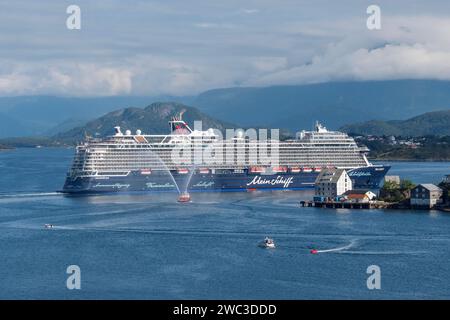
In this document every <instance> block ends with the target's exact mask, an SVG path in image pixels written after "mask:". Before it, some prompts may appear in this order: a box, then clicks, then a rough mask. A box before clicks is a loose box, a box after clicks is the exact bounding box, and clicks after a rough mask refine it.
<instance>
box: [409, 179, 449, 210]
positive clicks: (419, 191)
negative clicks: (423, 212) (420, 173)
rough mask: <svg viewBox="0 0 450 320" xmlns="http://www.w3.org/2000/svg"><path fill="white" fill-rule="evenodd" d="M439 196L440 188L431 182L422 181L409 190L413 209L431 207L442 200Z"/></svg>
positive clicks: (440, 193)
mask: <svg viewBox="0 0 450 320" xmlns="http://www.w3.org/2000/svg"><path fill="white" fill-rule="evenodd" d="M441 198H442V189H441V188H439V187H438V186H435V185H434V184H431V183H423V184H419V185H417V186H416V187H415V188H414V189H412V190H411V199H410V204H411V207H412V208H415V209H431V208H433V207H434V206H436V204H439V203H441V202H442V199H441Z"/></svg>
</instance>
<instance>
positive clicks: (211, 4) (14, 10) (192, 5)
mask: <svg viewBox="0 0 450 320" xmlns="http://www.w3.org/2000/svg"><path fill="white" fill-rule="evenodd" d="M130 2H132V4H133V5H130V4H129V3H128V2H127V3H126V4H125V3H123V2H121V1H118V0H106V1H104V2H102V4H101V5H100V4H97V3H93V2H91V1H85V0H79V1H78V4H79V5H80V7H81V10H82V19H83V21H82V29H81V30H79V31H77V32H71V31H68V30H67V29H66V28H65V18H66V13H65V5H64V4H55V2H54V1H49V0H41V1H39V5H37V4H36V5H31V6H30V5H28V2H27V1H21V0H16V1H10V2H5V5H4V6H5V10H1V11H0V43H2V46H0V96H6V95H19V94H20V95H22V94H55V95H73V96H83V95H90V96H92V95H118V94H132V95H133V94H135V95H159V94H175V95H192V94H196V93H199V92H201V91H204V90H208V89H214V88H218V87H230V86H245V85H248V86H268V85H282V84H305V83H315V82H325V81H339V80H375V79H376V80H383V79H400V78H414V79H421V78H427V79H450V65H449V64H450V62H449V61H450V37H449V36H448V30H450V16H449V14H447V15H446V12H450V11H449V10H447V9H450V2H449V3H448V4H447V3H442V1H437V0H436V1H434V0H430V1H427V3H426V4H423V3H422V2H421V1H420V0H409V1H408V2H407V1H406V0H399V1H396V2H395V3H393V2H392V1H387V0H379V1H378V2H379V5H380V6H381V8H382V30H380V31H369V30H367V28H366V21H365V20H366V18H367V14H366V10H365V9H366V8H365V7H364V5H361V3H360V1H357V0H348V1H346V2H345V4H342V3H337V2H336V3H333V2H331V3H330V2H324V1H314V2H305V1H298V0H280V1H277V2H273V1H266V0H263V1H259V0H258V1H257V0H248V1H247V2H246V4H245V7H242V2H241V1H238V0H229V1H226V2H216V1H200V0H193V1H192V2H189V3H187V2H186V1H182V0H174V1H173V2H170V3H168V2H166V1H163V0H154V1H152V2H148V1H143V0H130ZM405 4H410V5H409V6H405ZM2 6H3V4H2ZM2 9H3V7H2ZM419 12H420V14H418V13H419Z"/></svg>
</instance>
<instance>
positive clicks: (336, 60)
mask: <svg viewBox="0 0 450 320" xmlns="http://www.w3.org/2000/svg"><path fill="white" fill-rule="evenodd" d="M384 21H385V25H384V26H383V29H382V30H381V31H375V32H370V31H364V32H360V33H359V34H357V33H353V34H351V35H350V36H347V37H345V38H343V39H341V40H340V41H337V42H334V43H331V44H329V45H328V46H327V47H326V49H324V50H323V51H322V52H319V53H315V54H314V55H313V56H312V57H311V59H310V60H309V61H308V62H307V63H301V64H288V65H287V66H286V68H284V69H283V70H275V71H274V72H271V73H267V74H266V75H264V76H262V77H258V78H255V77H254V78H252V79H249V80H248V81H247V82H246V84H247V85H271V84H275V83H278V84H302V83H317V82H327V81H336V80H385V79H440V80H450V34H449V31H448V30H450V21H449V20H447V19H442V18H433V17H385V18H384Z"/></svg>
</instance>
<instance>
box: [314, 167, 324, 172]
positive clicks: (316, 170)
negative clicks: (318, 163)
mask: <svg viewBox="0 0 450 320" xmlns="http://www.w3.org/2000/svg"><path fill="white" fill-rule="evenodd" d="M320 171H322V168H321V167H315V168H314V172H320Z"/></svg>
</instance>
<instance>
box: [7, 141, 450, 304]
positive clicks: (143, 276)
mask: <svg viewBox="0 0 450 320" xmlns="http://www.w3.org/2000/svg"><path fill="white" fill-rule="evenodd" d="M72 153H73V150H68V149H46V148H42V149H18V150H13V151H6V152H0V177H1V178H0V287H1V290H0V298H4V299H5V298H6V299H10V298H25V299H36V298H37V299H52V298H61V299H80V298H92V299H97V298H104V299H134V298H137V299H201V298H204V299H325V298H331V299H337V298H343V299H353V298H360V299H390V298H394V299H404V298H406V299H419V298H425V299H429V298H447V299H448V298H450V281H449V280H450V261H449V260H450V215H448V214H443V213H438V212H406V211H405V212H403V211H383V210H373V211H359V210H351V211H350V210H344V209H342V210H326V209H314V208H299V207H298V202H299V201H300V200H301V199H309V198H310V197H311V193H310V192H255V193H205V194H200V193H195V194H193V202H192V203H189V204H179V203H177V202H176V197H175V195H174V194H149V195H135V196H123V195H108V196H90V197H67V196H63V195H61V194H58V193H55V191H56V190H58V189H60V188H61V186H62V184H63V181H64V176H65V173H66V171H67V168H68V166H69V165H70V162H71V158H72ZM390 164H391V165H392V166H393V168H392V171H391V174H400V175H402V176H404V177H407V178H410V179H412V180H414V181H415V182H438V181H439V180H440V179H441V178H442V176H443V175H444V174H445V173H447V174H448V173H449V171H450V163H407V162H402V163H390ZM45 223H51V224H54V225H55V228H54V229H52V230H48V229H44V228H43V225H44V224H45ZM266 235H271V236H272V237H274V239H275V241H276V243H277V246H278V247H277V249H275V250H265V249H260V248H258V247H257V244H258V242H259V241H260V240H261V239H262V238H263V237H264V236H266ZM310 248H317V249H322V250H328V249H333V250H332V251H329V252H326V253H320V254H317V255H312V254H310V253H309V250H310ZM72 264H76V265H78V266H80V268H81V278H82V285H81V286H82V288H81V290H68V289H67V288H66V279H67V276H68V275H67V274H66V268H67V266H69V265H72ZM372 264H376V265H378V266H380V268H381V273H382V281H381V283H382V284H381V285H382V289H381V290H375V291H370V290H368V289H367V287H366V279H367V276H368V275H367V274H366V269H367V267H368V266H369V265H372Z"/></svg>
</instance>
